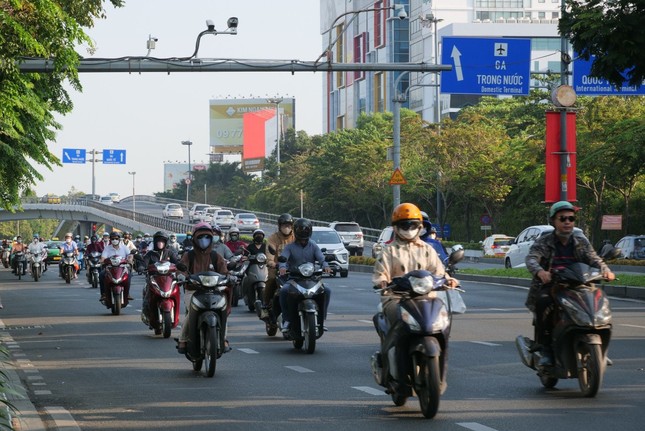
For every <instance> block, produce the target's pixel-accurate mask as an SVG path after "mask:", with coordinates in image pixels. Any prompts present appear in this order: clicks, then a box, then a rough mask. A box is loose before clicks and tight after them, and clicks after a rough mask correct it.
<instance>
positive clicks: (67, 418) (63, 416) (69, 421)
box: [45, 406, 81, 431]
mask: <svg viewBox="0 0 645 431" xmlns="http://www.w3.org/2000/svg"><path fill="white" fill-rule="evenodd" d="M45 411H46V412H47V414H48V415H49V416H50V417H51V418H52V419H53V421H54V423H55V424H56V429H59V430H65V431H77V430H78V431H81V428H80V427H79V426H78V424H77V423H76V421H75V420H74V418H73V417H72V415H71V414H70V413H69V412H68V411H67V410H65V409H64V408H63V407H59V406H52V407H45Z"/></svg>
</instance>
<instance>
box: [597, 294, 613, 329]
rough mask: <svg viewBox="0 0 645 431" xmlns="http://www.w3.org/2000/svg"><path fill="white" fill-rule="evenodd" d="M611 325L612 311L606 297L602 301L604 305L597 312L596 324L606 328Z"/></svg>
mask: <svg viewBox="0 0 645 431" xmlns="http://www.w3.org/2000/svg"><path fill="white" fill-rule="evenodd" d="M610 323H611V309H610V308H609V299H607V298H606V297H604V298H603V299H602V305H601V306H600V308H599V309H598V311H596V315H595V316H594V324H595V325H596V326H604V325H608V324H610Z"/></svg>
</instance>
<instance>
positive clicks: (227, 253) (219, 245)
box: [212, 225, 233, 262]
mask: <svg viewBox="0 0 645 431" xmlns="http://www.w3.org/2000/svg"><path fill="white" fill-rule="evenodd" d="M212 229H213V250H215V251H216V252H217V253H219V254H220V256H222V257H223V258H224V259H225V260H226V261H227V262H228V261H229V260H230V259H231V258H232V257H233V252H232V251H231V249H230V248H228V247H227V246H226V244H224V241H222V236H223V235H224V234H223V232H222V229H221V228H220V227H219V225H215V226H213V228H212Z"/></svg>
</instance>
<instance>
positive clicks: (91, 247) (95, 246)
mask: <svg viewBox="0 0 645 431" xmlns="http://www.w3.org/2000/svg"><path fill="white" fill-rule="evenodd" d="M104 249H105V244H104V243H103V241H101V240H100V239H99V237H98V236H97V235H96V234H92V236H91V237H90V243H89V244H88V246H87V247H86V248H85V255H86V256H89V254H90V253H92V252H94V251H98V252H99V253H103V250H104Z"/></svg>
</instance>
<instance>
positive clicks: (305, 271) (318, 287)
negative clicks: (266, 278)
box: [267, 256, 331, 354]
mask: <svg viewBox="0 0 645 431" xmlns="http://www.w3.org/2000/svg"><path fill="white" fill-rule="evenodd" d="M330 257H331V256H330ZM330 257H325V259H329V258H330ZM278 261H279V262H286V258H285V257H284V256H280V257H279V258H278ZM322 273H323V271H322V267H321V266H320V265H318V264H314V263H311V262H307V263H303V264H301V265H300V266H298V269H297V271H296V272H295V273H294V272H289V273H288V279H285V278H282V277H278V278H277V280H276V281H277V282H278V286H279V287H280V289H282V288H283V286H287V285H288V287H289V296H290V300H294V301H297V303H298V305H297V310H298V318H297V319H295V321H292V322H291V327H290V328H289V330H288V331H287V332H283V336H284V338H285V339H287V340H291V341H292V343H293V347H294V348H295V349H297V350H300V349H302V348H303V346H304V349H305V351H306V352H307V353H309V354H311V353H314V351H315V350H316V340H317V339H318V338H320V337H322V335H323V333H324V328H323V319H324V315H322V310H319V309H318V303H317V302H316V299H319V298H320V297H321V296H322V295H324V294H325V286H324V285H323V282H322ZM278 291H279V290H278ZM278 298H279V295H276V296H275V297H274V302H273V306H272V311H273V310H279V309H280V307H279V304H276V302H278V303H279V299H278ZM283 311H284V310H283ZM268 331H269V325H267V333H268ZM269 335H271V334H269Z"/></svg>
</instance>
